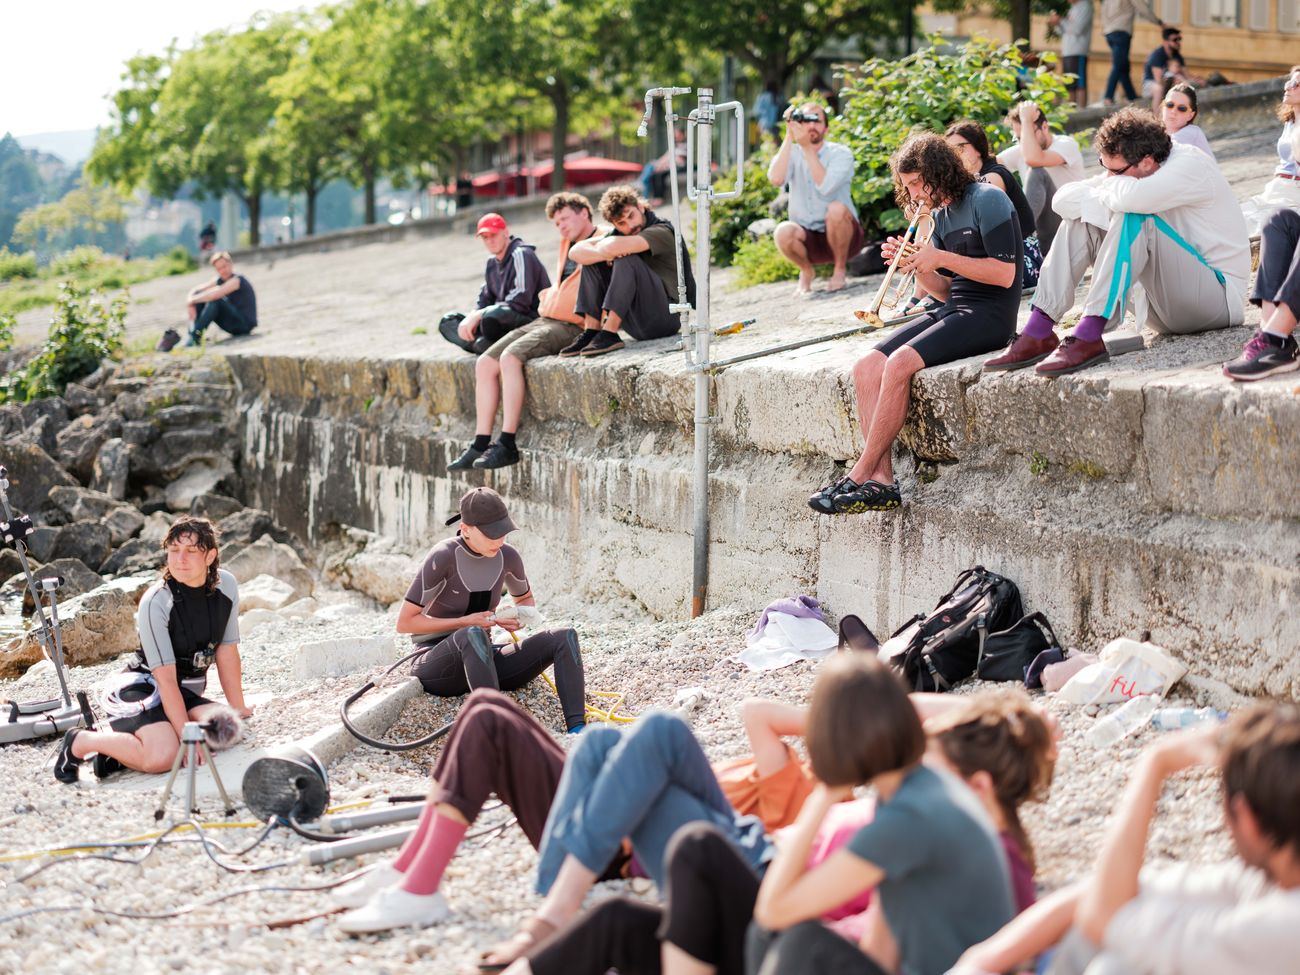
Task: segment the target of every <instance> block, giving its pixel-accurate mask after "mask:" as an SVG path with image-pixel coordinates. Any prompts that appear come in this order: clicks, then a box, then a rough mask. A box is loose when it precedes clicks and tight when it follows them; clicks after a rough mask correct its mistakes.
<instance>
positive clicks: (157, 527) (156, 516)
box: [139, 511, 172, 548]
mask: <svg viewBox="0 0 1300 975" xmlns="http://www.w3.org/2000/svg"><path fill="white" fill-rule="evenodd" d="M171 527H172V520H171V517H170V516H168V515H166V514H164V513H163V512H161V511H155V512H154V513H153V514H151V515H146V516H145V519H144V527H143V528H141V529H140V535H139V537H140V538H142V539H144V540H145V541H147V542H152V543H153V546H154V548H158V547H159V546H161V545H162V540H163V539H164V538H166V537H167V532H169V531H170V530H171Z"/></svg>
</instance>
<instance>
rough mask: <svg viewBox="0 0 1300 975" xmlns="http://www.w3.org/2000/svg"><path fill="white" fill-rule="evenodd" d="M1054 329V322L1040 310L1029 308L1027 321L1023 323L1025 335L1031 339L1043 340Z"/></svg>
mask: <svg viewBox="0 0 1300 975" xmlns="http://www.w3.org/2000/svg"><path fill="white" fill-rule="evenodd" d="M1055 327H1056V322H1054V321H1052V320H1051V319H1050V318H1048V317H1047V315H1046V313H1045V312H1043V310H1042V309H1041V308H1034V307H1030V309H1029V321H1027V322H1025V331H1024V334H1025V335H1028V336H1029V337H1030V338H1031V339H1045V338H1047V336H1049V335H1051V334H1052V329H1053V328H1055Z"/></svg>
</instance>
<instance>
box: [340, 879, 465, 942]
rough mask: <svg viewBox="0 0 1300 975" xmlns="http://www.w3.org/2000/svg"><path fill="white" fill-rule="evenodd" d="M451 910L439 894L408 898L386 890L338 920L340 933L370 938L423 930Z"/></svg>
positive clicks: (398, 889) (394, 889) (398, 891)
mask: <svg viewBox="0 0 1300 975" xmlns="http://www.w3.org/2000/svg"><path fill="white" fill-rule="evenodd" d="M450 913H451V909H450V908H449V907H448V906H447V900H446V898H444V897H443V896H442V894H441V893H440V892H438V891H434V892H433V893H432V894H408V893H407V892H406V891H404V890H402V888H401V887H386V888H384V889H383V890H381V891H379V893H377V894H375V896H374V897H372V898H370V900H369V902H367V904H366V906H365V907H359V908H357V909H356V910H355V911H348V913H346V914H344V915H343V917H341V918H340V919H339V929H340V930H341V931H346V932H347V933H348V934H369V933H371V932H374V931H389V930H391V929H393V928H424V927H428V926H429V925H430V924H437V923H438V922H439V921H441V920H443V919H444V918H445V917H447V915H448V914H450Z"/></svg>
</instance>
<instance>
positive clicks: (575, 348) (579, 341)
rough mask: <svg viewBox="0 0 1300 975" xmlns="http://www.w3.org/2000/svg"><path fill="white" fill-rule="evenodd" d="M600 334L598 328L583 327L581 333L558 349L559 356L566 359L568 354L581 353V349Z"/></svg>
mask: <svg viewBox="0 0 1300 975" xmlns="http://www.w3.org/2000/svg"><path fill="white" fill-rule="evenodd" d="M599 334H600V329H598V328H584V329H583V330H582V334H581V335H579V336H578V337H577V338H576V339H574V340H573V341H572V342H570V343H569V344H568V345H566V346H565V347H564V348H562V349H561V350H560V358H561V359H567V358H569V357H570V356H575V355H581V354H582V350H583V349H585V348H586V347H587V346H588V345H590V344H591V340H592V339H594V338H595V337H596V336H597V335H599Z"/></svg>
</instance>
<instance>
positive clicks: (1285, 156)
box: [1273, 122, 1300, 176]
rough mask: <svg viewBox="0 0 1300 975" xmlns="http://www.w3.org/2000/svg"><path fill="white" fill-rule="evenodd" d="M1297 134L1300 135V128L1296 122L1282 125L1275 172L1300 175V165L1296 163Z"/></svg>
mask: <svg viewBox="0 0 1300 975" xmlns="http://www.w3.org/2000/svg"><path fill="white" fill-rule="evenodd" d="M1297 136H1300V129H1297V128H1296V124H1295V123H1294V122H1287V123H1286V125H1284V126H1282V134H1281V135H1279V136H1278V137H1277V168H1276V169H1274V170H1273V173H1274V174H1277V173H1286V174H1287V175H1289V176H1300V165H1297V163H1296V142H1297V141H1298V140H1297Z"/></svg>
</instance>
